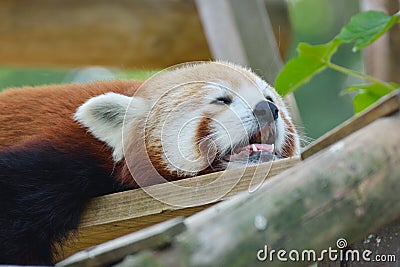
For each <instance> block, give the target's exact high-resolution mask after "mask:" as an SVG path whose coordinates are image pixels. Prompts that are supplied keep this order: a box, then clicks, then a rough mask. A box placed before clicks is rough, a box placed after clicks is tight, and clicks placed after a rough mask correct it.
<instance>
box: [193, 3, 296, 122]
mask: <svg viewBox="0 0 400 267" xmlns="http://www.w3.org/2000/svg"><path fill="white" fill-rule="evenodd" d="M196 5H197V9H198V11H199V14H200V19H201V22H202V24H203V28H204V32H205V34H206V37H207V41H208V44H209V46H210V49H211V53H212V55H213V58H214V59H217V60H227V61H230V62H234V63H237V64H241V65H244V66H249V67H251V68H252V69H253V70H254V71H255V72H256V73H257V74H259V75H260V76H261V77H263V78H264V79H265V80H266V81H268V82H269V83H271V84H273V83H274V81H275V78H276V76H277V75H278V73H279V71H280V70H281V68H282V66H283V62H282V59H281V56H280V52H279V49H278V46H277V42H276V39H275V35H274V33H273V30H272V26H271V22H270V19H269V15H268V12H267V10H266V7H265V1H264V0H251V1H242V0H218V1H215V0H196ZM285 101H286V102H287V103H288V105H289V107H290V109H291V114H292V116H293V119H294V121H295V123H296V124H297V125H301V119H300V114H299V111H298V108H297V104H296V100H295V98H294V95H293V94H289V95H288V96H287V97H286V98H285Z"/></svg>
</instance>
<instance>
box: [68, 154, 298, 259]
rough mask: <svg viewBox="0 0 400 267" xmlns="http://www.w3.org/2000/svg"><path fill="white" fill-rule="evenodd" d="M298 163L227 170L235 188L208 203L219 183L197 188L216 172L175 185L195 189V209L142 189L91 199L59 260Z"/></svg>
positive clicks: (162, 190) (160, 187)
mask: <svg viewBox="0 0 400 267" xmlns="http://www.w3.org/2000/svg"><path fill="white" fill-rule="evenodd" d="M298 162H299V158H290V159H282V160H278V161H274V162H272V165H270V163H264V164H261V165H258V166H252V167H248V168H246V169H232V170H229V171H227V173H228V179H232V180H233V179H237V178H238V175H240V177H241V178H240V177H239V178H240V180H239V181H238V183H237V184H236V185H235V187H234V188H233V189H232V190H231V191H230V192H228V193H227V194H226V195H224V196H223V197H222V198H221V199H217V200H215V201H211V202H210V201H209V198H208V195H210V191H218V190H221V184H218V183H214V184H213V185H212V187H211V190H210V188H206V187H199V186H200V185H204V184H209V183H210V182H211V181H215V180H216V178H217V177H219V176H220V175H221V173H220V172H217V173H211V174H208V175H203V176H198V177H194V178H190V179H184V180H180V181H177V182H175V183H176V185H179V186H185V187H198V189H199V193H198V196H199V198H203V199H204V203H206V204H204V205H199V206H196V207H187V208H184V207H176V206H171V205H168V204H165V203H162V202H160V201H158V200H156V199H154V198H152V197H151V196H149V195H148V194H147V193H146V192H145V191H144V190H143V189H136V190H130V191H125V192H120V193H115V194H111V195H106V196H101V197H98V198H94V199H93V200H92V201H91V202H90V203H89V204H88V206H87V208H86V210H85V212H84V214H83V218H82V220H81V224H80V227H79V233H78V234H79V235H78V239H71V242H70V244H69V245H66V246H65V247H64V248H63V250H64V254H63V255H62V257H63V258H64V257H66V256H69V255H71V254H73V253H75V252H77V251H80V250H83V249H86V248H88V247H90V246H93V245H96V244H100V243H103V242H105V241H108V240H111V239H114V238H116V237H119V236H122V235H125V234H128V233H131V232H135V231H138V230H140V229H143V228H145V227H148V226H150V225H154V224H156V223H159V222H162V221H165V220H168V219H170V218H174V217H177V216H189V215H192V214H194V213H196V212H198V211H201V210H203V209H205V208H207V207H209V206H210V205H211V204H215V203H216V202H218V201H220V200H223V199H227V198H230V197H231V196H233V195H235V194H237V193H238V192H242V191H246V190H248V189H249V184H250V181H251V180H252V178H253V175H254V176H255V177H256V178H258V181H262V180H264V179H268V178H270V177H272V176H274V175H276V174H278V173H280V172H282V171H284V170H286V169H288V168H290V167H292V166H294V165H295V164H297V163H298ZM243 171H244V172H243ZM229 177H230V178H229ZM152 188H153V189H154V190H156V191H157V192H159V193H160V194H162V195H170V194H171V192H169V191H166V190H165V185H163V184H159V185H154V186H152ZM175 197H176V199H177V200H178V201H179V200H182V202H184V201H186V200H187V199H190V198H191V197H192V196H191V195H188V193H186V194H185V192H182V193H181V194H179V195H176V196H175ZM200 201H201V199H200Z"/></svg>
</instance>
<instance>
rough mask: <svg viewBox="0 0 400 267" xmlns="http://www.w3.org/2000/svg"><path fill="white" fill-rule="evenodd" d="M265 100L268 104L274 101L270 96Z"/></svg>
mask: <svg viewBox="0 0 400 267" xmlns="http://www.w3.org/2000/svg"><path fill="white" fill-rule="evenodd" d="M266 99H267V100H268V101H269V102H272V103H274V100H273V99H272V98H271V97H270V96H267V97H266Z"/></svg>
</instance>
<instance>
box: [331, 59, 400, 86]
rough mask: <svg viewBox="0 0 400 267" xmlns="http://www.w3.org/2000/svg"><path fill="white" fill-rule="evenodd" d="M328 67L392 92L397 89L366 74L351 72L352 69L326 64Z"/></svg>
mask: <svg viewBox="0 0 400 267" xmlns="http://www.w3.org/2000/svg"><path fill="white" fill-rule="evenodd" d="M326 66H327V67H328V68H331V69H334V70H336V71H338V72H341V73H344V74H347V75H352V76H355V77H359V78H362V79H364V80H366V81H369V82H371V83H376V84H379V85H381V86H383V87H385V88H387V89H389V90H391V91H394V90H396V88H394V87H393V86H391V85H390V84H388V83H385V82H382V81H380V80H378V79H376V78H374V77H372V76H369V75H366V74H364V73H361V72H358V71H355V70H351V69H348V68H345V67H342V66H339V65H336V64H334V63H332V62H326Z"/></svg>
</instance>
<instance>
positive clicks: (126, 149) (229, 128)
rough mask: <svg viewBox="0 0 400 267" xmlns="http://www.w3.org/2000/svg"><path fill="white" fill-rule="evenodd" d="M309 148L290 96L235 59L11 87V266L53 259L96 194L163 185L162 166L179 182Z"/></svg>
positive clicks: (3, 214)
mask: <svg viewBox="0 0 400 267" xmlns="http://www.w3.org/2000/svg"><path fill="white" fill-rule="evenodd" d="M143 133H145V134H143ZM138 151H139V152H141V153H136V152H138ZM146 153H147V154H146ZM298 153H299V138H298V135H297V133H296V130H295V128H294V126H293V124H292V122H291V119H290V115H289V112H288V111H287V109H286V106H285V104H284V102H283V100H282V99H281V97H280V96H279V95H278V94H277V93H276V91H275V90H274V89H273V88H272V87H271V86H269V85H268V84H267V83H266V82H264V81H262V79H261V78H259V77H258V76H257V75H255V74H254V73H252V72H251V71H250V70H248V69H244V68H241V67H239V66H235V65H233V64H229V63H202V64H193V65H188V66H185V67H182V68H178V69H174V70H172V71H170V72H166V73H164V74H161V75H159V76H158V78H153V80H150V81H147V82H145V83H142V82H135V81H107V82H97V83H91V84H75V85H74V84H72V85H53V86H41V87H37V88H31V87H25V88H21V89H11V90H6V91H4V92H2V93H0V264H37V265H39V264H42V265H45V264H52V263H53V258H54V253H55V251H56V249H55V248H56V246H57V245H60V246H62V244H64V242H65V241H66V240H67V239H68V236H69V234H70V233H71V231H73V230H76V229H77V227H78V224H79V219H80V216H81V214H82V211H83V208H84V206H85V204H86V203H87V201H88V200H89V199H90V198H91V197H94V196H98V195H102V194H106V193H110V192H115V191H119V190H124V189H127V188H136V187H138V186H147V185H151V184H154V183H157V181H159V180H156V179H153V176H154V175H152V174H154V173H150V172H147V171H148V170H150V169H152V168H153V167H154V168H153V169H156V171H157V172H158V174H161V176H162V177H163V178H165V179H166V180H168V181H170V180H175V179H182V178H185V177H192V176H195V175H199V174H204V173H208V172H212V171H217V170H224V169H227V168H230V167H237V166H246V164H248V162H250V161H251V162H255V164H257V163H260V162H262V161H260V160H259V158H260V157H261V156H262V155H265V154H267V155H269V156H271V157H272V158H284V157H291V156H295V155H297V154H298ZM146 155H147V157H149V163H151V165H152V167H151V168H148V167H149V166H148V164H147V165H146V161H145V160H144V156H146ZM243 155H244V156H245V157H243ZM132 170H133V172H132ZM135 170H136V173H135V172H134V171H135ZM136 174H139V177H137V175H136ZM133 178H134V179H133ZM152 179H153V180H152ZM164 181H165V180H164Z"/></svg>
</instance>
